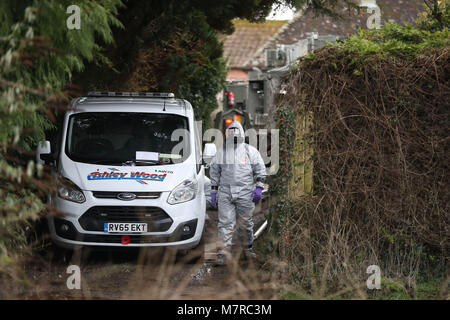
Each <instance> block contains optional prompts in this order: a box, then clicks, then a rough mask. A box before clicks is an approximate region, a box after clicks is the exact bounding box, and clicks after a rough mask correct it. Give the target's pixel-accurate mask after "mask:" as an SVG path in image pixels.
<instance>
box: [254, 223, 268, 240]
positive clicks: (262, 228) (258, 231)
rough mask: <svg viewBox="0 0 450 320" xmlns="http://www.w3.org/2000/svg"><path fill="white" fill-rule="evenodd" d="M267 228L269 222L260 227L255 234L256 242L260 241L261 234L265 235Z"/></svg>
mask: <svg viewBox="0 0 450 320" xmlns="http://www.w3.org/2000/svg"><path fill="white" fill-rule="evenodd" d="M266 228H267V220H266V221H264V223H263V224H262V226H261V227H259V229H258V230H257V231H256V232H255V234H254V235H253V238H254V239H255V240H256V239H258V237H259V236H260V235H261V233H263V231H264V230H265V229H266Z"/></svg>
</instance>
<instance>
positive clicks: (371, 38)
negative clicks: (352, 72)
mask: <svg viewBox="0 0 450 320" xmlns="http://www.w3.org/2000/svg"><path fill="white" fill-rule="evenodd" d="M448 45H450V33H449V30H448V29H447V28H444V29H443V30H440V31H436V32H430V31H426V30H420V29H417V28H415V27H413V26H410V25H406V26H402V25H398V24H395V23H386V25H385V26H384V28H382V29H378V30H367V29H360V30H359V32H358V34H357V35H352V36H350V37H349V38H348V39H347V40H346V41H344V42H342V43H340V44H338V45H337V49H338V50H341V51H342V52H344V53H357V54H359V55H361V56H362V57H373V56H378V57H386V56H400V55H416V54H420V53H423V52H424V51H425V50H427V49H430V48H440V47H445V46H448Z"/></svg>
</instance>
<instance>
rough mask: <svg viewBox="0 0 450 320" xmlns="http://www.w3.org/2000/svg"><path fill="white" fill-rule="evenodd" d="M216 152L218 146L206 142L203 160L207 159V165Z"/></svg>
mask: <svg viewBox="0 0 450 320" xmlns="http://www.w3.org/2000/svg"><path fill="white" fill-rule="evenodd" d="M216 152H217V148H216V145H215V144H214V143H206V144H205V148H204V150H203V161H205V163H206V165H207V166H209V164H210V163H211V161H212V159H213V158H214V157H215V155H216Z"/></svg>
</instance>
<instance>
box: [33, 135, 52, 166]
mask: <svg viewBox="0 0 450 320" xmlns="http://www.w3.org/2000/svg"><path fill="white" fill-rule="evenodd" d="M53 160H55V159H54V156H53V154H52V148H51V146H50V141H39V143H38V146H37V150H36V162H40V163H42V164H47V163H51V162H52V161H53Z"/></svg>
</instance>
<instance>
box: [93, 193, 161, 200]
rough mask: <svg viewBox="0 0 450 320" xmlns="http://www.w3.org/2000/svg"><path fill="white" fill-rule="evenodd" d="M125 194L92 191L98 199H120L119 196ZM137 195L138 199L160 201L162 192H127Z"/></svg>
mask: <svg viewBox="0 0 450 320" xmlns="http://www.w3.org/2000/svg"><path fill="white" fill-rule="evenodd" d="M121 193H123V192H117V191H92V194H93V196H94V197H96V198H98V199H118V197H117V196H118V195H119V194H121ZM127 193H133V194H134V195H136V199H158V198H159V197H160V196H161V192H127Z"/></svg>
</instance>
